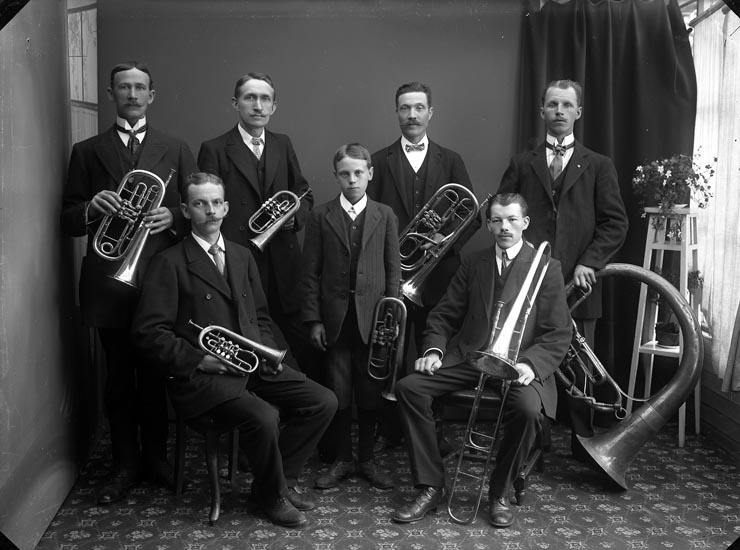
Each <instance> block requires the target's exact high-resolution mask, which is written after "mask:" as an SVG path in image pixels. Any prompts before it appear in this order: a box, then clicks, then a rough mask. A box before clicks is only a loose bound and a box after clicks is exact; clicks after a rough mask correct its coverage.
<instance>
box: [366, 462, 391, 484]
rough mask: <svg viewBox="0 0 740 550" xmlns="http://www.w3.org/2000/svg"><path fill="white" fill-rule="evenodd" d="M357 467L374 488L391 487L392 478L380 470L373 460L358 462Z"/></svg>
mask: <svg viewBox="0 0 740 550" xmlns="http://www.w3.org/2000/svg"><path fill="white" fill-rule="evenodd" d="M357 469H358V470H359V472H360V475H361V476H362V477H364V478H365V479H367V480H368V481H369V482H370V483H371V484H372V486H373V487H375V488H376V489H393V479H392V478H391V476H389V475H388V474H386V473H385V472H381V471H380V470H379V469H378V465H377V464H376V463H375V461H374V460H372V459H370V460H366V461H364V462H360V464H359V465H358V468H357Z"/></svg>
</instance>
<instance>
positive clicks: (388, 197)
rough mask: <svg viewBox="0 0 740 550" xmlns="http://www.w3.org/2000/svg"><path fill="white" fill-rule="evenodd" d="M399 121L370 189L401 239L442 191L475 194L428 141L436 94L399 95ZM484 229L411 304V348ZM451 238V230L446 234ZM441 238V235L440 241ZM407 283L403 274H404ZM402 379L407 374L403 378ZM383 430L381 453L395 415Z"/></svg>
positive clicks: (443, 151) (411, 91)
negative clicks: (451, 188)
mask: <svg viewBox="0 0 740 550" xmlns="http://www.w3.org/2000/svg"><path fill="white" fill-rule="evenodd" d="M395 109H396V115H397V116H398V124H399V126H400V128H401V137H400V138H399V139H398V140H396V141H395V142H394V143H392V144H391V145H389V146H388V147H385V148H383V149H381V150H379V151H377V152H376V153H374V154H373V156H372V165H373V166H374V167H375V175H374V177H373V180H372V182H370V185H369V186H368V188H367V194H368V196H369V197H370V198H371V199H373V200H375V201H377V202H380V203H383V204H387V205H388V206H390V207H391V208H392V209H393V212H394V213H395V214H396V217H397V218H398V230H399V233H402V232H403V231H404V229H405V228H406V227H407V226H408V225H409V223H410V222H411V220H412V219H413V218H414V216H416V214H418V213H419V211H420V210H421V209H422V208H423V207H424V205H425V204H426V203H427V201H429V199H430V198H432V196H433V195H434V193H435V192H436V191H437V190H438V189H439V188H440V187H442V186H443V185H446V184H448V183H458V184H460V185H463V186H465V187H467V188H468V189H471V190H472V189H473V186H472V184H471V183H470V177H469V176H468V171H467V170H466V168H465V164H464V163H463V160H462V157H460V155H459V154H458V153H456V152H455V151H453V150H451V149H447V148H445V147H442V146H440V145H438V144H437V143H435V142H433V141H431V140H430V139H429V137H428V136H427V128H428V126H429V121H430V120H431V119H432V115H433V114H434V107H433V106H432V90H431V88H430V87H429V86H427V85H426V84H422V83H421V82H408V83H406V84H402V85H401V86H400V87H399V88H398V89H397V90H396V105H395ZM480 225H481V220H480V218H478V217H476V219H475V220H474V222H473V223H472V224H471V225H470V228H469V229H468V231H467V232H466V236H464V237H461V238H459V239H458V240H457V242H456V244H455V245H454V246H453V247H452V249H451V250H450V251H449V252H448V253H447V254H445V256H444V257H443V258H442V259H441V260H440V262H439V263H438V264H437V266H436V267H435V268H434V270H433V271H432V273H431V275H430V276H429V277H428V278H427V279H426V282H425V283H424V284H423V286H422V292H421V296H422V301H423V303H424V305H423V306H417V305H415V304H412V303H410V302H408V301H407V307H408V314H407V324H406V328H407V337H406V339H407V342H409V341H410V340H411V337H413V338H414V339H415V342H416V345H417V348H418V347H419V345H420V344H421V339H422V334H423V332H424V328H425V326H426V319H427V316H428V315H429V312H430V311H431V309H432V308H433V307H434V306H435V305H436V304H437V302H439V300H440V298H441V297H442V295H443V294H444V291H445V289H446V288H447V286H448V284H449V282H450V280H451V279H452V276H453V275H454V274H455V271H456V270H457V268H458V267H459V266H460V249H461V248H462V247H463V245H464V244H465V241H466V240H467V238H469V237H470V235H472V234H473V233H474V232H475V231H476V230H477V229H478V228H479V227H480ZM447 233H449V230H448V231H447ZM441 237H442V235H438V238H441ZM401 277H402V278H405V276H404V274H403V273H402V274H401ZM401 375H403V373H401ZM384 412H385V414H384V415H383V416H382V417H381V421H380V428H379V433H380V436H379V441H378V445H377V446H376V449H377V450H378V451H381V450H384V449H387V448H392V447H395V446H398V445H400V433H399V432H398V427H397V426H398V423H397V422H396V418H395V409H394V410H389V409H388V408H386V409H384Z"/></svg>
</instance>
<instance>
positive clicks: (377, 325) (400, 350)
mask: <svg viewBox="0 0 740 550" xmlns="http://www.w3.org/2000/svg"><path fill="white" fill-rule="evenodd" d="M373 319H374V321H373V328H372V331H371V332H370V353H369V356H368V361H367V372H368V374H369V375H370V378H374V379H375V380H387V384H386V386H385V388H384V389H383V391H382V393H381V395H382V397H383V398H384V399H387V400H388V401H395V400H396V394H395V388H396V378H397V377H398V371H399V369H400V368H402V366H403V359H404V357H403V354H404V343H405V340H406V338H405V335H406V304H404V303H403V300H400V299H399V298H392V297H390V296H384V297H383V298H381V299H380V300H378V302H377V303H376V304H375V313H374V314H373Z"/></svg>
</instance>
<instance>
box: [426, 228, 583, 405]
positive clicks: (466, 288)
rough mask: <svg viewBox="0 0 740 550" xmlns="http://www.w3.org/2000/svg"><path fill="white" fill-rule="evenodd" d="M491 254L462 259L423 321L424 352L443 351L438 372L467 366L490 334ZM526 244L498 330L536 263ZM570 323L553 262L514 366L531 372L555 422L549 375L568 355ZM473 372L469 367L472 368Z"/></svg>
mask: <svg viewBox="0 0 740 550" xmlns="http://www.w3.org/2000/svg"><path fill="white" fill-rule="evenodd" d="M495 254H496V253H495V248H494V247H491V248H488V249H485V250H481V251H479V252H476V253H473V254H471V255H470V256H468V257H466V258H464V259H463V262H462V265H461V266H460V269H459V270H458V271H457V273H456V274H455V277H454V278H453V279H452V282H451V284H450V287H449V289H448V290H447V293H446V294H445V295H444V297H443V298H442V300H441V301H440V302H439V304H437V306H436V307H435V308H434V309H433V310H432V312H431V313H430V314H429V317H428V318H427V329H426V332H425V333H424V342H423V346H422V350H429V349H430V348H437V349H440V350H442V352H443V353H444V356H443V358H442V367H443V368H444V367H445V366H450V365H457V364H459V363H463V362H465V358H466V356H467V353H468V352H469V351H476V350H480V349H483V348H484V347H485V345H486V343H487V342H488V340H489V338H490V336H491V333H492V332H493V326H492V317H493V314H494V309H495V305H494V303H493V283H494V277H495V276H496V275H495V273H496V256H495ZM534 255H535V251H534V249H533V248H532V247H531V246H530V245H528V243H525V244H524V246H523V247H522V249H521V251H520V252H519V254H518V255H517V257H516V260H515V261H514V262H513V263H512V264H511V266H510V268H509V274H508V276H507V279H506V284H505V286H504V288H503V290H502V293H501V297H500V300H501V301H502V302H504V307H503V309H502V311H501V317H500V324H503V322H504V320H505V319H506V316H507V315H508V313H509V312H510V311H511V307H512V305H513V303H514V301H515V300H516V297H517V295H518V294H519V291H520V290H521V287H522V284H523V283H524V280H525V278H526V276H527V272H528V271H529V268H530V267H531V265H532V261H533V259H534ZM571 335H572V329H571V317H570V314H569V312H568V305H567V304H566V301H565V290H564V284H563V276H562V273H561V271H560V265H559V263H558V261H557V260H551V261H550V265H549V266H548V269H547V273H546V275H545V278H544V280H543V282H542V286H541V287H540V290H539V293H538V294H537V297H536V299H535V302H534V305H533V306H532V309H531V311H530V314H529V318H528V319H527V324H526V327H525V329H524V334H523V336H522V341H521V346H520V349H519V356H518V359H517V361H518V362H525V363H528V364H529V365H531V366H532V368H533V370H534V372H535V380H534V381H533V382H532V386H533V387H534V388H535V389H536V390H537V391H538V392H539V394H540V396H541V398H542V404H543V407H544V409H545V413H546V414H547V415H548V416H549V417H551V418H554V417H555V410H556V406H557V390H556V386H555V377H554V376H553V373H554V372H555V369H557V368H558V366H559V365H560V363H561V362H562V360H563V358H564V357H565V352H566V351H567V350H568V346H569V345H570V341H571ZM470 368H473V367H470Z"/></svg>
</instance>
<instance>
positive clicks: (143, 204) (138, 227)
mask: <svg viewBox="0 0 740 550" xmlns="http://www.w3.org/2000/svg"><path fill="white" fill-rule="evenodd" d="M174 174H175V170H174V169H172V170H170V175H169V177H168V178H167V181H162V179H161V178H160V177H159V176H158V175H157V174H155V173H153V172H149V171H147V170H131V171H130V172H128V173H127V174H126V175H125V176H123V178H122V179H121V184H120V185H119V186H118V190H117V191H116V193H117V194H118V196H119V197H120V199H121V206H120V207H119V208H118V210H117V211H116V212H115V214H109V215H108V216H105V217H104V218H103V221H102V222H101V223H100V226H99V227H98V230H97V231H96V232H95V238H94V240H93V250H95V252H96V253H97V254H98V256H100V257H101V258H103V259H105V260H109V261H112V262H113V261H117V260H120V259H122V258H125V260H124V262H123V263H122V264H121V266H120V267H119V268H118V271H116V273H115V275H113V276H112V277H113V278H114V279H116V280H117V281H120V282H122V283H125V284H127V285H130V286H136V284H135V283H134V273H135V271H136V266H137V265H138V263H139V258H140V257H141V252H142V250H144V245H145V244H146V240H147V238H148V237H149V233H150V231H151V229H149V228H148V227H147V226H146V223H145V222H144V218H145V217H146V215H147V214H148V213H149V212H151V211H152V210H154V209H156V208H159V207H160V205H161V204H162V200H163V199H164V192H165V190H166V188H167V184H169V182H170V180H171V179H172V176H173V175H174Z"/></svg>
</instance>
